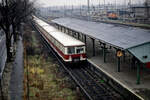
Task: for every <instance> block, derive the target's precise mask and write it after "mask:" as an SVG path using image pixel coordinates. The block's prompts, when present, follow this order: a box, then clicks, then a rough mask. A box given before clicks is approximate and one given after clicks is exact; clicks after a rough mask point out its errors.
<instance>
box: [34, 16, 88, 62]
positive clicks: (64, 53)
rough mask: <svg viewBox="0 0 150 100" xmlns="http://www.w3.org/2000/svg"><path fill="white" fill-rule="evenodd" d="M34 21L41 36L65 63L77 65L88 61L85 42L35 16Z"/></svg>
mask: <svg viewBox="0 0 150 100" xmlns="http://www.w3.org/2000/svg"><path fill="white" fill-rule="evenodd" d="M33 20H34V25H35V26H36V28H37V29H38V31H39V32H40V34H41V35H42V36H43V37H44V39H45V40H46V41H47V42H48V44H49V45H50V46H51V47H52V49H53V50H54V51H55V52H56V53H57V54H58V55H59V56H60V57H61V58H62V60H63V61H64V62H67V63H72V62H75V63H76V62H83V61H86V59H87V57H86V46H85V43H84V42H82V41H79V40H77V39H76V38H74V37H71V36H69V35H67V34H66V33H63V32H61V31H59V30H58V29H57V28H55V27H54V26H52V25H50V24H48V23H47V22H45V21H43V20H41V19H39V18H37V17H35V16H34V17H33Z"/></svg>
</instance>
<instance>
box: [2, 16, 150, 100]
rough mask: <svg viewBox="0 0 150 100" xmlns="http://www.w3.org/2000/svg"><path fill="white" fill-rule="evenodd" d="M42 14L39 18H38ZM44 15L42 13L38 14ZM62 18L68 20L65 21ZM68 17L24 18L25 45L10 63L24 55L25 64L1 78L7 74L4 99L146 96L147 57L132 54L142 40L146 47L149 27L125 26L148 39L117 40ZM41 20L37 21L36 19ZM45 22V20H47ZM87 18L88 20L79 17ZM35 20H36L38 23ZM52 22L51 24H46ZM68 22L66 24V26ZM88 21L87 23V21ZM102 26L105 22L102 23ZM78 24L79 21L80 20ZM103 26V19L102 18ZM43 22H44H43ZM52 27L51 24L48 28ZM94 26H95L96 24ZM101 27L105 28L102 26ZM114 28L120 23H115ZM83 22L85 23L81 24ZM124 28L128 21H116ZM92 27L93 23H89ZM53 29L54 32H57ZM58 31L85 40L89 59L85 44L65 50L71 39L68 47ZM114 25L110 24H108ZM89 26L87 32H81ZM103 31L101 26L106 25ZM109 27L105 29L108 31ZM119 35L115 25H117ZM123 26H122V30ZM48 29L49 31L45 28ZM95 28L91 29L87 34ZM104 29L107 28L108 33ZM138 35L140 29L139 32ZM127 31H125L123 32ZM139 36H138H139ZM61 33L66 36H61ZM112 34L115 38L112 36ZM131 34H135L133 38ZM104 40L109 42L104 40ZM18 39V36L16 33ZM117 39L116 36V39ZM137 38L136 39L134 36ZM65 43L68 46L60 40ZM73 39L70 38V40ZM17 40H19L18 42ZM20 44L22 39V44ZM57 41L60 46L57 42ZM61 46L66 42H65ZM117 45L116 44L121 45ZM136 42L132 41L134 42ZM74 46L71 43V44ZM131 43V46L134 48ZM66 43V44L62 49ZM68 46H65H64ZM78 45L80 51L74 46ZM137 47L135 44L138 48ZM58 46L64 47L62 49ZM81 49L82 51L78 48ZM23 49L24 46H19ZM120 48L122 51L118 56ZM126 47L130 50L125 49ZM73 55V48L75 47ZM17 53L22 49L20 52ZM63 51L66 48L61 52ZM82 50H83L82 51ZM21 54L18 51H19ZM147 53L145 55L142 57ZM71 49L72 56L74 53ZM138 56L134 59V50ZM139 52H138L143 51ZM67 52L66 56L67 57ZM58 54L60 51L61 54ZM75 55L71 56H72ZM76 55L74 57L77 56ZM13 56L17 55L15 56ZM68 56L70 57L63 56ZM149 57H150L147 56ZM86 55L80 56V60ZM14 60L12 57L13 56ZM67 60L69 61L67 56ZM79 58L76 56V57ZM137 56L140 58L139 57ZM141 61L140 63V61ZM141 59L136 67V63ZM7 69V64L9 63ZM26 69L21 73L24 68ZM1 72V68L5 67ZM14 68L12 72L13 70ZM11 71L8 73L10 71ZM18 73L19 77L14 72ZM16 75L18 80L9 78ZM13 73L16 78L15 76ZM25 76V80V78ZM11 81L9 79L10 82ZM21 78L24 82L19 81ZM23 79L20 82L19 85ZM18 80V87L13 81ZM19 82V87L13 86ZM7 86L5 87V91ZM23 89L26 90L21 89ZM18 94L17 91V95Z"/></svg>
mask: <svg viewBox="0 0 150 100" xmlns="http://www.w3.org/2000/svg"><path fill="white" fill-rule="evenodd" d="M37 20H41V19H37ZM42 20H43V19H42ZM63 20H66V21H64V22H65V23H64V22H63ZM67 20H69V19H56V20H52V21H47V20H45V19H44V21H43V22H44V23H43V22H41V21H37V22H38V23H36V22H35V21H36V20H33V22H31V23H28V24H25V25H24V29H23V34H24V35H23V45H24V49H23V51H24V53H23V55H24V56H23V58H17V59H18V60H17V61H19V62H20V63H18V62H14V66H15V65H17V66H19V65H18V64H20V65H21V64H22V63H21V59H24V70H23V68H21V67H20V69H21V71H18V73H17V72H15V70H20V69H19V68H18V67H14V68H12V71H11V72H9V74H10V73H11V74H10V75H9V76H5V75H4V80H6V79H7V77H9V78H10V79H9V78H8V80H7V82H5V83H4V84H8V86H6V88H7V89H6V90H5V91H4V90H2V92H3V93H4V94H1V95H4V99H6V100H7V99H10V100H14V99H15V100H20V99H21V98H22V99H24V100H149V99H150V98H149V94H150V88H149V76H148V75H149V69H147V68H145V66H144V63H145V62H148V60H147V57H146V58H144V59H141V58H138V57H139V56H141V55H136V54H137V52H136V49H135V48H137V47H139V46H143V44H144V45H146V46H145V50H147V49H149V39H148V38H149V34H148V33H149V30H147V29H145V30H144V29H134V28H131V27H129V31H128V32H129V33H132V32H138V31H140V32H143V34H144V35H145V36H146V35H147V37H143V38H140V37H138V38H137V39H139V40H140V39H144V38H145V39H146V40H145V41H144V42H142V43H141V44H140V43H138V44H136V43H135V41H133V40H134V39H135V37H132V38H130V39H129V40H127V43H129V42H131V43H129V44H124V43H123V42H125V41H126V40H120V41H119V42H120V44H122V45H120V44H119V43H118V42H115V41H112V42H110V41H109V39H111V38H112V37H111V38H107V39H108V40H107V39H106V37H107V36H104V34H102V35H103V36H104V37H103V38H102V39H104V40H101V37H100V35H99V36H97V37H94V35H96V34H94V33H93V31H92V30H88V29H87V30H88V32H87V30H86V28H87V27H89V26H86V27H81V28H79V27H78V25H79V26H80V25H81V23H80V20H76V19H72V20H71V21H75V22H74V24H67V23H68V22H69V21H68V22H67ZM39 23H41V24H39ZM47 23H48V24H47ZM83 23H88V22H82V24H83ZM90 24H91V25H95V26H96V25H98V24H97V23H89V25H90ZM38 25H39V26H38ZM49 25H50V26H49ZM67 25H68V26H67ZM86 25H88V24H86ZM100 25H102V27H103V24H100ZM81 26H82V25H81ZM104 26H105V24H104ZM43 27H45V28H43ZM52 27H53V28H52ZM96 27H97V26H96ZM106 27H108V28H114V27H113V26H111V25H109V24H106ZM106 27H103V28H106ZM115 27H116V28H117V27H118V26H115ZM84 28H85V29H84ZM124 28H125V29H127V28H128V27H127V26H125V27H123V26H119V29H120V30H124ZM91 29H93V28H91ZM94 30H95V33H97V32H99V30H97V28H94ZM136 30H138V31H136ZM55 31H56V33H55ZM58 31H59V34H61V32H62V34H67V35H68V36H69V37H68V36H67V37H68V38H69V39H70V40H71V39H72V41H75V42H78V40H79V41H81V42H78V43H81V44H82V47H83V46H86V48H85V51H86V57H87V60H85V59H83V57H85V56H83V55H84V54H83V53H84V52H83V51H84V48H83V49H82V48H81V47H80V48H78V47H79V46H80V45H79V46H77V45H75V47H74V48H75V50H76V49H77V51H75V52H74V54H73V53H72V54H70V55H72V56H70V57H72V58H70V57H69V55H68V53H70V52H73V51H72V50H71V51H69V48H70V44H71V43H73V42H70V43H69V46H68V47H67V45H66V44H67V43H65V42H64V41H63V42H61V41H59V40H57V39H58V38H57V39H56V38H54V39H53V37H55V36H58V35H55V34H57V33H58ZM112 31H114V29H112ZM85 32H87V34H86V33H85ZM102 32H105V31H104V29H103V30H102ZM107 32H110V31H109V30H108V31H106V33H107ZM115 32H116V34H118V35H119V31H116V30H115ZM120 32H121V31H120ZM47 33H49V34H50V36H53V37H49V35H48V34H47ZM90 33H93V34H90ZM97 34H98V33H97ZM107 34H108V33H107ZM138 35H140V33H139V34H138ZM126 36H128V35H127V34H126ZM141 37H142V36H141ZM60 38H61V39H65V37H60ZM113 39H114V38H113ZM132 39H133V40H132ZM105 40H106V41H107V42H105ZM20 41H22V39H21V38H20ZM116 41H117V40H116ZM138 42H139V41H138ZM61 43H65V45H66V46H64V45H61ZM73 44H74V43H73ZM18 45H19V44H18ZM20 45H21V44H20ZM60 45H61V46H60ZM63 46H64V47H63ZM119 46H120V47H119ZM134 46H135V47H134ZM71 47H73V46H71ZM130 47H132V48H134V50H133V51H132V48H131V49H130ZM63 48H64V49H63ZM67 49H68V51H65V50H67ZM78 49H79V51H78ZM137 49H139V48H137ZM18 50H21V48H20V46H19V47H17V51H18ZM61 50H62V52H61ZM81 50H83V51H81ZM21 51H22V50H21ZM118 51H119V53H121V56H116V54H117V55H118ZM129 51H130V52H129ZM77 52H78V54H77V55H75V53H77ZM20 53H21V52H20ZM63 53H64V54H63ZM80 53H81V54H80ZM17 54H18V55H19V53H17ZM145 54H147V56H148V57H149V51H147V52H146V51H145ZM145 54H143V55H144V57H145ZM73 55H74V56H73ZM135 55H136V56H137V58H138V60H137V59H133V57H134V56H135ZM143 55H142V56H143ZM67 56H68V57H67ZM20 57H22V56H20ZM62 57H64V58H63V59H62ZM73 57H74V58H73ZM76 58H77V59H76ZM14 59H15V58H14ZM65 59H68V60H65ZM148 59H149V58H148ZM80 60H84V61H80ZM133 60H135V61H134V64H133ZM15 61H16V60H15ZM67 61H69V62H67ZM76 61H80V62H76ZM139 61H140V62H139ZM142 62H143V63H142ZM139 65H141V66H142V67H140V69H139V67H138V66H139ZM10 69H11V68H10ZM23 71H24V74H23V75H22V72H23ZM4 73H5V71H4ZM12 74H15V75H12ZM11 75H12V76H13V77H10V76H11ZM18 76H19V77H18ZM13 78H14V79H15V78H16V81H14V80H13ZM17 79H20V80H19V81H18V80H17ZM23 79H24V80H23ZM9 81H10V83H9ZM22 81H23V84H22V83H20V82H22ZM21 84H22V85H21ZM17 85H19V87H18V86H17ZM15 88H18V90H19V92H16V91H15ZM6 91H8V92H6ZM22 91H24V92H22ZM17 95H18V96H17Z"/></svg>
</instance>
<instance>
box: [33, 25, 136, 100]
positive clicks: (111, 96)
mask: <svg viewBox="0 0 150 100" xmlns="http://www.w3.org/2000/svg"><path fill="white" fill-rule="evenodd" d="M34 29H35V30H36V31H37V32H39V31H38V30H37V29H36V28H35V27H34ZM39 33H40V32H39ZM40 36H41V35H40ZM41 40H42V42H43V44H44V46H45V47H47V49H48V50H50V51H51V53H53V55H54V56H55V57H56V59H57V60H58V62H59V64H60V66H62V67H63V68H64V69H65V70H66V72H67V73H68V74H69V75H70V76H71V78H72V79H73V81H74V82H75V83H76V84H77V86H78V87H80V90H81V91H82V92H83V93H84V94H85V96H86V97H87V99H89V100H127V99H128V98H126V97H125V96H123V95H121V94H120V93H119V92H117V91H116V90H115V89H114V88H113V87H112V86H110V85H109V84H108V82H107V80H103V78H102V75H101V74H100V73H98V72H97V71H96V72H94V71H93V70H91V68H90V66H89V64H88V62H87V63H84V64H82V65H79V66H77V65H76V66H72V65H68V64H65V63H64V62H63V61H62V60H61V58H60V57H59V56H58V55H57V53H56V52H55V51H54V50H53V49H52V48H51V47H50V45H49V44H48V43H47V41H46V40H45V39H44V38H43V37H42V36H41ZM128 100H136V99H128Z"/></svg>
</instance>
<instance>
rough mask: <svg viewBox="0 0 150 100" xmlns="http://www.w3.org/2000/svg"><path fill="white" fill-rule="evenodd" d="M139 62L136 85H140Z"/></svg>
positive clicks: (138, 63) (138, 64)
mask: <svg viewBox="0 0 150 100" xmlns="http://www.w3.org/2000/svg"><path fill="white" fill-rule="evenodd" d="M140 72H141V71H140V61H138V62H137V81H136V84H137V85H139V84H140V77H141V76H140Z"/></svg>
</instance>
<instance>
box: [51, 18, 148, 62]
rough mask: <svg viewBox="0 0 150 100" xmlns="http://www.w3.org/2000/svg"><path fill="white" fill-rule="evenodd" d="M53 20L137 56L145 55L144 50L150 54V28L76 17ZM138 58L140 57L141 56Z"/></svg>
mask: <svg viewBox="0 0 150 100" xmlns="http://www.w3.org/2000/svg"><path fill="white" fill-rule="evenodd" d="M52 22H54V23H56V24H59V25H61V26H64V27H67V28H69V29H72V30H74V31H76V32H81V33H83V34H85V35H87V36H90V37H92V38H95V39H98V40H100V41H103V42H105V43H108V44H111V45H113V46H116V47H119V48H121V49H126V50H129V51H130V52H131V53H132V54H133V55H135V56H136V57H137V54H139V53H141V54H142V56H144V54H143V52H147V54H148V55H147V56H150V53H149V50H150V49H149V45H150V30H147V29H140V28H135V27H129V26H124V25H116V24H105V23H97V22H90V21H84V20H79V19H75V18H58V19H55V20H52ZM145 44H146V45H145ZM133 48H134V50H133ZM139 48H140V49H142V50H143V51H142V50H139V51H138V53H137V52H135V51H136V50H138V49H139ZM144 50H145V51H144ZM137 58H138V59H139V58H140V57H137ZM146 59H148V58H146ZM139 60H140V61H142V62H144V63H145V62H150V59H149V60H146V61H143V60H141V59H139Z"/></svg>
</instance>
